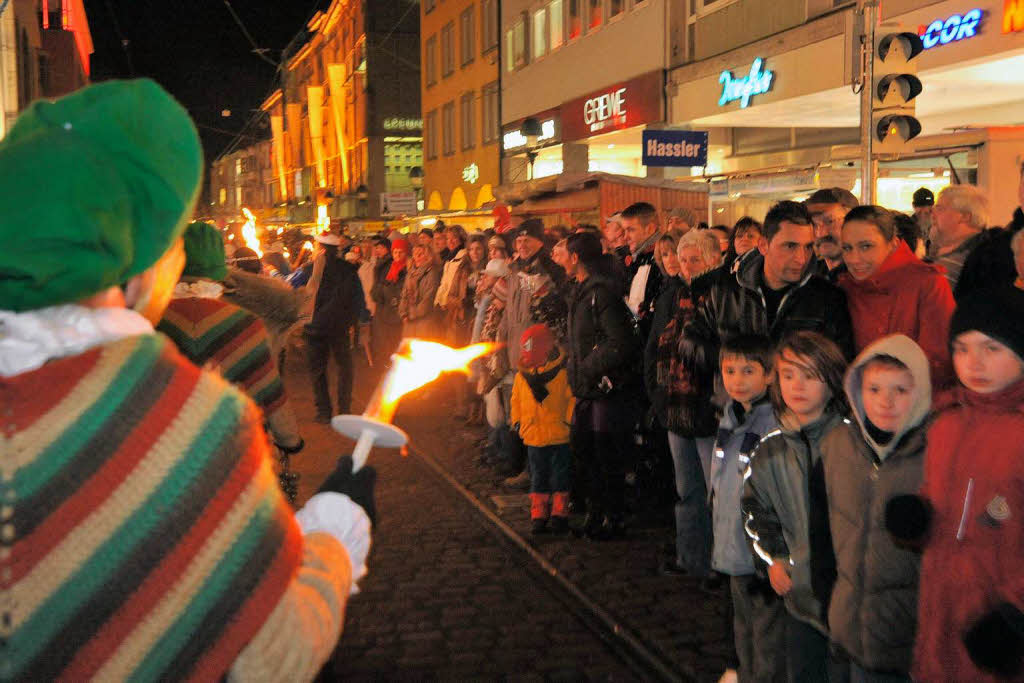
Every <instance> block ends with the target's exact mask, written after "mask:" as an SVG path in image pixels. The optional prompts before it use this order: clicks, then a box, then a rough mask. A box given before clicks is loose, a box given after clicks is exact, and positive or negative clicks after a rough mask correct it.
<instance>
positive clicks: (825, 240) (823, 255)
mask: <svg viewBox="0 0 1024 683" xmlns="http://www.w3.org/2000/svg"><path fill="white" fill-rule="evenodd" d="M859 203H860V202H858V201H857V198H856V197H855V196H853V193H852V192H850V191H849V190H844V189H843V188H841V187H828V188H823V189H821V190H818V191H817V192H815V193H814V194H812V195H811V196H810V197H808V198H807V201H806V202H805V203H804V204H805V206H806V207H807V211H808V212H810V214H811V220H812V221H813V222H814V251H815V253H816V254H817V255H818V263H817V264H816V272H817V273H818V275H821V276H822V277H825V278H828V280H829V281H830V282H836V280H838V279H839V276H840V275H841V274H842V273H844V272H846V265H845V264H844V263H843V248H842V246H841V245H842V241H843V235H842V233H843V219H844V218H845V217H846V213H847V212H848V211H849V210H850V209H852V208H853V207H855V206H857V205H858V204H859Z"/></svg>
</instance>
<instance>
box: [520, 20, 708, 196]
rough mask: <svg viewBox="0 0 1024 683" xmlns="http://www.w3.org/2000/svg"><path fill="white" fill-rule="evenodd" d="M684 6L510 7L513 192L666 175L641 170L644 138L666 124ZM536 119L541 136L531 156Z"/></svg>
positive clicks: (656, 171) (644, 169) (658, 170)
mask: <svg viewBox="0 0 1024 683" xmlns="http://www.w3.org/2000/svg"><path fill="white" fill-rule="evenodd" d="M691 1H695V0H691ZM679 4H682V3H680V2H670V0H543V1H542V2H537V1H536V0H503V2H502V7H501V29H502V40H503V44H502V62H503V63H502V65H501V66H502V79H501V81H502V93H501V95H502V111H501V120H502V146H503V151H504V161H503V166H504V168H503V175H502V178H503V182H504V183H517V182H521V181H524V180H527V179H529V178H541V177H545V176H552V175H558V174H562V173H564V174H567V175H578V174H583V173H587V172H606V173H612V174H617V175H626V176H640V177H644V176H647V175H660V169H656V170H655V171H654V173H649V172H648V169H646V168H645V167H644V166H643V165H642V164H641V162H640V157H641V154H640V151H641V150H640V148H641V138H642V134H643V130H644V129H645V128H647V127H650V126H654V127H660V126H662V125H664V122H665V111H666V109H665V87H664V85H665V73H666V69H667V68H668V66H669V53H668V35H669V28H668V25H667V23H666V20H667V18H668V17H669V16H670V10H671V7H670V6H674V5H679ZM528 119H534V120H535V121H536V122H537V123H538V124H539V125H540V130H541V135H539V136H538V140H537V142H536V144H535V145H534V146H533V147H532V148H530V149H528V148H527V145H528V142H529V141H528V139H527V137H526V136H525V135H524V134H523V133H522V128H523V124H524V122H526V121H527V120H528ZM533 155H535V156H533ZM531 156H533V159H532V161H531ZM531 167H532V169H531Z"/></svg>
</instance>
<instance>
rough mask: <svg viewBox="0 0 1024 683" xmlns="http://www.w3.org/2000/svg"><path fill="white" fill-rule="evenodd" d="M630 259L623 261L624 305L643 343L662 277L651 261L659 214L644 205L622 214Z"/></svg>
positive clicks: (631, 208) (636, 205)
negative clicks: (625, 274)
mask: <svg viewBox="0 0 1024 683" xmlns="http://www.w3.org/2000/svg"><path fill="white" fill-rule="evenodd" d="M622 224H623V226H624V227H625V230H626V242H627V243H628V244H629V256H627V257H626V260H625V263H626V273H627V277H628V278H629V279H628V281H627V282H626V288H627V291H626V304H627V305H628V306H629V310H630V311H631V312H632V313H633V316H634V317H635V318H636V320H637V327H638V328H639V330H640V336H641V338H642V340H641V341H642V342H646V340H647V335H648V334H650V332H651V322H652V320H653V319H654V301H655V299H657V298H658V293H659V292H661V280H662V278H663V277H664V276H663V275H662V274H661V270H660V269H659V268H658V265H657V263H655V261H654V247H655V245H656V244H657V243H658V238H659V237H660V236H661V226H660V224H659V223H658V211H657V210H656V209H655V208H654V206H653V205H651V204H648V203H647V202H637V203H636V204H630V205H629V206H628V207H626V209H625V210H624V211H623V212H622Z"/></svg>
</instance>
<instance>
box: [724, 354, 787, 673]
mask: <svg viewBox="0 0 1024 683" xmlns="http://www.w3.org/2000/svg"><path fill="white" fill-rule="evenodd" d="M773 355H774V349H773V348H772V344H771V341H770V340H769V339H768V338H767V337H759V336H756V335H745V336H740V337H734V338H732V339H727V340H725V342H724V343H723V344H722V351H721V371H722V383H723V385H724V386H725V391H726V392H727V393H728V394H729V397H730V399H731V400H730V401H729V402H728V403H727V404H726V406H725V411H724V414H723V415H722V421H721V423H720V424H719V427H718V437H717V439H716V440H715V448H714V456H713V457H712V458H711V494H710V501H711V510H712V522H713V527H714V548H713V550H712V553H711V568H712V569H714V570H715V571H718V572H722V573H723V574H727V575H728V576H729V577H730V578H729V583H730V587H731V591H732V607H733V637H734V639H735V642H736V654H737V656H738V658H739V680H740V681H742V682H743V683H746V682H747V681H777V680H782V679H783V678H784V674H785V670H786V663H785V658H784V656H783V655H784V649H783V639H782V635H783V632H784V627H783V623H784V622H783V619H784V616H785V613H786V610H785V608H784V607H783V606H782V601H781V600H780V599H779V598H778V597H777V596H776V595H775V593H774V592H773V591H772V590H771V587H770V586H769V585H768V583H767V582H766V581H765V580H764V579H763V578H759V577H757V576H756V575H755V574H754V561H753V558H752V557H751V552H750V545H749V544H748V542H747V537H746V534H745V533H744V531H743V512H742V510H741V509H740V496H741V494H742V493H743V474H744V472H746V469H747V465H748V464H749V463H750V456H751V454H752V453H753V451H754V449H755V448H756V447H757V445H758V443H760V441H761V438H762V437H763V436H764V435H765V434H767V433H768V432H771V431H774V430H776V429H778V428H779V423H778V420H776V418H775V411H774V409H773V408H772V403H771V401H770V400H769V398H768V386H769V385H770V384H771V382H772V376H773V367H774V363H773V358H772V356H773Z"/></svg>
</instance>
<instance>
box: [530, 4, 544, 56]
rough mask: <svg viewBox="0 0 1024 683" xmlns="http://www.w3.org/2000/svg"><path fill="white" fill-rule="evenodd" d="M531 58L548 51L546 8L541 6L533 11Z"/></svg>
mask: <svg viewBox="0 0 1024 683" xmlns="http://www.w3.org/2000/svg"><path fill="white" fill-rule="evenodd" d="M531 36H532V38H533V41H532V42H533V59H538V58H540V57H543V56H544V55H546V54H547V52H548V8H547V7H542V8H541V9H539V10H537V11H536V12H534V13H533V31H531Z"/></svg>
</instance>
